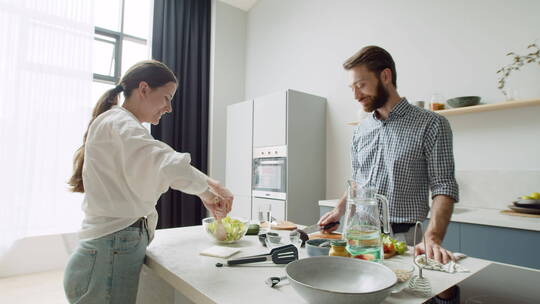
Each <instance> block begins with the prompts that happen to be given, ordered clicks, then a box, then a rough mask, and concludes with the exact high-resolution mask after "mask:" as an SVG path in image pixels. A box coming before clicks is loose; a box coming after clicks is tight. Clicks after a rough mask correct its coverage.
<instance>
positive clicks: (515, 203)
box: [514, 202, 540, 209]
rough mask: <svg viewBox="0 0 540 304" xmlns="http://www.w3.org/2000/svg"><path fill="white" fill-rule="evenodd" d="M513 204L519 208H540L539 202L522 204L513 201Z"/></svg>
mask: <svg viewBox="0 0 540 304" xmlns="http://www.w3.org/2000/svg"><path fill="white" fill-rule="evenodd" d="M514 206H516V207H520V208H529V209H540V204H538V205H536V204H522V203H520V202H514Z"/></svg>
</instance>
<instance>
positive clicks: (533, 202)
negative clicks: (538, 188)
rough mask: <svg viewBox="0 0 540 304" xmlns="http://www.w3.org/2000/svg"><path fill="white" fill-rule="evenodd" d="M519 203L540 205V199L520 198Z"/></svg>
mask: <svg viewBox="0 0 540 304" xmlns="http://www.w3.org/2000/svg"><path fill="white" fill-rule="evenodd" d="M517 203H518V204H520V205H522V206H523V205H537V206H540V200H536V199H518V200H517Z"/></svg>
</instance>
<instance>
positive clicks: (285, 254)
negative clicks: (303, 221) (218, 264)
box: [227, 244, 298, 266]
mask: <svg viewBox="0 0 540 304" xmlns="http://www.w3.org/2000/svg"><path fill="white" fill-rule="evenodd" d="M294 260H298V249H297V248H296V247H295V246H294V245H292V244H289V245H285V246H281V247H276V248H273V249H272V250H271V251H270V253H268V254H259V255H252V256H247V257H243V258H238V259H233V260H228V261H227V265H229V266H233V265H239V264H248V263H256V262H266V261H272V262H274V264H288V263H290V262H292V261H294Z"/></svg>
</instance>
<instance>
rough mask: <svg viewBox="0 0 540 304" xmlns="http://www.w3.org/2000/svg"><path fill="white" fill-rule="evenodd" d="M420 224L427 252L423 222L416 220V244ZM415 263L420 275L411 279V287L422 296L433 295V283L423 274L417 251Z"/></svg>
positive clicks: (414, 254)
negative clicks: (417, 259)
mask: <svg viewBox="0 0 540 304" xmlns="http://www.w3.org/2000/svg"><path fill="white" fill-rule="evenodd" d="M419 226H420V232H421V233H422V241H423V242H424V252H427V249H426V238H425V236H424V229H422V223H421V222H416V224H415V225H414V244H416V236H417V233H418V231H417V228H418V227H419ZM412 256H413V263H414V264H415V265H416V266H418V276H416V275H415V276H413V277H412V278H411V280H410V281H409V288H410V289H411V290H412V291H413V292H415V293H417V294H419V295H422V296H425V297H429V296H431V284H430V283H429V280H428V279H427V278H426V277H424V276H423V275H422V267H421V266H420V265H418V263H416V253H413V255H412Z"/></svg>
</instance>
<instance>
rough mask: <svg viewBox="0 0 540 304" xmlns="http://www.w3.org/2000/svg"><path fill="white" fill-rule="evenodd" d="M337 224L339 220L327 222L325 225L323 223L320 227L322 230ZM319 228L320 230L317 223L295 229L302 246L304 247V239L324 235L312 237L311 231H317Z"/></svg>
mask: <svg viewBox="0 0 540 304" xmlns="http://www.w3.org/2000/svg"><path fill="white" fill-rule="evenodd" d="M339 224H340V222H339V221H335V222H331V223H328V224H326V225H324V226H323V227H322V230H328V229H330V228H332V227H334V226H335V225H339ZM320 230H321V226H319V224H313V225H310V226H307V227H304V229H297V231H298V232H299V233H300V239H301V240H302V247H304V245H305V244H306V241H307V240H309V239H312V238H324V237H312V236H311V235H310V234H311V233H313V232H317V231H320ZM323 234H325V235H327V233H323ZM329 238H331V237H329ZM339 238H341V234H340V235H339Z"/></svg>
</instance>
